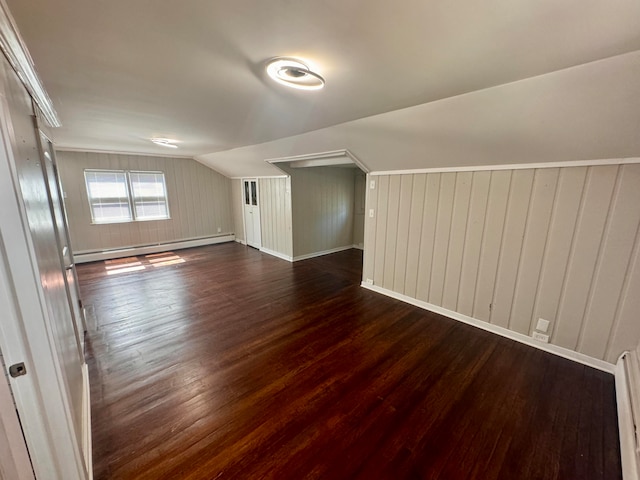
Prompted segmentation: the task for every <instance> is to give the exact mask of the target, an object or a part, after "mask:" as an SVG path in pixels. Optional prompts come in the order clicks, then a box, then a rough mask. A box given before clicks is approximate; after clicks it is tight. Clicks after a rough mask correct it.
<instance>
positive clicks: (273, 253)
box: [245, 244, 293, 262]
mask: <svg viewBox="0 0 640 480" xmlns="http://www.w3.org/2000/svg"><path fill="white" fill-rule="evenodd" d="M245 245H246V244H245ZM260 251H261V252H263V253H266V254H267V255H271V256H272V257H277V258H280V259H281V260H286V261H287V262H293V257H290V256H289V255H285V254H284V253H280V252H276V251H275V250H271V249H269V248H264V247H260Z"/></svg>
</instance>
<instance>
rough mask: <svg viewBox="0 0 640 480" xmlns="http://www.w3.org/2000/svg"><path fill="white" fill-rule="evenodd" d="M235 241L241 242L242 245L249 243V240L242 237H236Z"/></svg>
mask: <svg viewBox="0 0 640 480" xmlns="http://www.w3.org/2000/svg"><path fill="white" fill-rule="evenodd" d="M235 241H236V242H237V243H239V244H240V245H246V244H247V242H245V241H244V240H242V239H241V238H236V239H235Z"/></svg>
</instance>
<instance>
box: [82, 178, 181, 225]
mask: <svg viewBox="0 0 640 480" xmlns="http://www.w3.org/2000/svg"><path fill="white" fill-rule="evenodd" d="M87 172H101V173H122V174H124V176H125V190H126V195H127V196H126V198H127V205H128V207H129V216H130V218H129V219H126V220H112V221H108V222H99V221H96V220H95V215H94V212H93V204H92V203H91V194H90V192H89V185H88V184H87ZM131 173H142V174H144V173H149V174H155V175H161V176H162V183H163V186H164V202H165V206H166V209H167V216H166V217H161V218H137V216H136V209H135V205H136V203H135V201H136V197H135V196H134V193H133V186H132V185H131V175H130V174H131ZM84 186H85V191H86V193H87V202H88V204H89V213H90V215H91V224H92V225H111V224H116V223H133V222H159V221H163V220H171V210H170V209H169V195H168V192H167V180H166V176H165V173H164V172H163V171H160V170H120V169H106V168H86V169H84Z"/></svg>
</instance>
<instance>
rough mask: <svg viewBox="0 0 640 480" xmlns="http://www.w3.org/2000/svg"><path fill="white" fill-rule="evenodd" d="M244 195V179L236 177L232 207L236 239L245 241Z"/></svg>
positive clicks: (233, 186)
mask: <svg viewBox="0 0 640 480" xmlns="http://www.w3.org/2000/svg"><path fill="white" fill-rule="evenodd" d="M243 202H244V196H243V192H242V180H240V179H239V178H234V179H232V180H231V208H232V212H233V231H234V233H235V236H236V240H239V241H241V242H243V243H244V242H245V241H246V239H245V237H244V217H243V213H242V208H243V207H242V205H243Z"/></svg>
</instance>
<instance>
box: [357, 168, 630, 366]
mask: <svg viewBox="0 0 640 480" xmlns="http://www.w3.org/2000/svg"><path fill="white" fill-rule="evenodd" d="M371 179H372V180H375V181H376V185H375V189H370V190H369V192H368V193H369V204H368V208H370V209H374V211H375V216H374V217H373V218H368V217H367V224H366V235H365V250H366V255H365V267H364V274H363V276H364V279H365V280H366V279H372V280H373V282H374V284H375V285H377V286H379V287H382V288H385V289H388V290H392V291H394V292H397V293H400V294H403V295H407V296H409V297H412V298H416V299H418V300H422V301H425V302H428V303H431V304H434V305H437V306H441V307H444V308H446V309H449V310H453V311H456V312H459V313H462V314H464V315H467V316H470V317H473V318H476V319H479V320H482V321H485V322H490V323H492V324H494V325H498V326H501V327H505V328H508V329H510V330H513V331H515V332H519V333H522V334H525V335H530V334H531V332H532V331H533V328H534V327H535V324H536V322H537V319H538V318H544V319H547V320H549V321H550V322H551V327H550V333H551V340H550V342H551V343H553V344H556V345H559V346H562V347H565V348H569V349H571V350H575V351H577V352H581V353H584V354H586V355H589V356H591V357H594V358H598V359H604V360H606V361H609V362H612V363H615V361H616V359H617V356H618V355H619V354H620V353H621V352H622V351H623V350H628V349H633V348H634V347H635V345H637V343H638V341H639V340H640V317H639V316H638V315H639V312H640V259H639V257H640V253H639V249H640V241H639V240H638V237H639V234H638V229H639V226H640V165H639V164H627V165H606V166H590V167H562V168H542V169H528V170H500V171H477V172H457V173H455V172H452V173H428V174H426V173H425V174H405V175H386V176H372V177H371Z"/></svg>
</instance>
